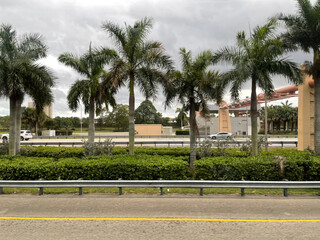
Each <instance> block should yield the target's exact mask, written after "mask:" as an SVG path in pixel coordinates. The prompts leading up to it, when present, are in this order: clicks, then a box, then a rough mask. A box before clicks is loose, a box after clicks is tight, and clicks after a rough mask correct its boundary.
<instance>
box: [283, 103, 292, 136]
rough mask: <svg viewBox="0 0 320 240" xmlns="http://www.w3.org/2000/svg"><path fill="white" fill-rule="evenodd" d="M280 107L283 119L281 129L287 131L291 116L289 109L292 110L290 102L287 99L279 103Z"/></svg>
mask: <svg viewBox="0 0 320 240" xmlns="http://www.w3.org/2000/svg"><path fill="white" fill-rule="evenodd" d="M281 108H282V116H281V117H282V119H283V130H284V131H288V130H289V121H290V118H291V111H292V103H289V101H288V100H286V101H285V103H283V102H282V103H281Z"/></svg>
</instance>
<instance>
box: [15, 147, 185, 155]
mask: <svg viewBox="0 0 320 240" xmlns="http://www.w3.org/2000/svg"><path fill="white" fill-rule="evenodd" d="M21 149H22V151H21V155H22V156H29V157H53V158H69V157H76V158H81V157H84V150H83V148H82V147H43V146H40V147H22V148H21ZM128 153H129V148H128V147H114V148H113V155H120V154H128ZM135 154H148V155H161V156H163V155H170V156H174V157H180V156H185V157H189V154H190V150H189V148H168V147H136V148H135Z"/></svg>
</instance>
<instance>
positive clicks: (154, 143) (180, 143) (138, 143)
mask: <svg viewBox="0 0 320 240" xmlns="http://www.w3.org/2000/svg"><path fill="white" fill-rule="evenodd" d="M113 143H114V144H115V145H124V146H129V141H122V142H119V141H117V142H113ZM245 143H246V142H245V141H233V142H230V143H228V144H229V145H230V146H240V145H241V144H245ZM198 144H199V142H198ZM275 144H277V145H281V147H284V145H294V146H295V147H297V146H298V141H269V142H268V145H269V146H272V145H275ZM21 145H30V146H59V147H60V146H72V147H74V146H82V145H83V142H27V141H25V142H21ZM135 145H136V146H144V145H149V146H150V145H152V146H155V147H157V146H168V147H170V146H182V147H183V146H189V145H190V142H189V141H135Z"/></svg>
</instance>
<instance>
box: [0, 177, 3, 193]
mask: <svg viewBox="0 0 320 240" xmlns="http://www.w3.org/2000/svg"><path fill="white" fill-rule="evenodd" d="M0 180H3V179H2V178H0ZM2 193H3V187H0V194H2Z"/></svg>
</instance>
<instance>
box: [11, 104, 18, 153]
mask: <svg viewBox="0 0 320 240" xmlns="http://www.w3.org/2000/svg"><path fill="white" fill-rule="evenodd" d="M15 141H16V100H15V99H14V98H10V126H9V155H16V153H17V151H16V144H15Z"/></svg>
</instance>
